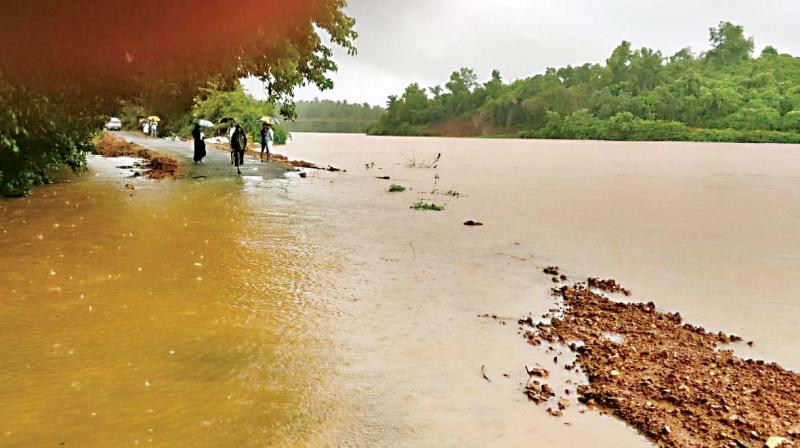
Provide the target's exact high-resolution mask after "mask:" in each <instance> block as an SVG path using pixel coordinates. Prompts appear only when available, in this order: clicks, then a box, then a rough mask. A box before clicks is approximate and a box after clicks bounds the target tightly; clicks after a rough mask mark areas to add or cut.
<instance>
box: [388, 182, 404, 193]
mask: <svg viewBox="0 0 800 448" xmlns="http://www.w3.org/2000/svg"><path fill="white" fill-rule="evenodd" d="M404 191H406V187H404V186H402V185H398V184H392V185H389V193H402V192H404Z"/></svg>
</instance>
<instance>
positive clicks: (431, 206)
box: [411, 200, 444, 212]
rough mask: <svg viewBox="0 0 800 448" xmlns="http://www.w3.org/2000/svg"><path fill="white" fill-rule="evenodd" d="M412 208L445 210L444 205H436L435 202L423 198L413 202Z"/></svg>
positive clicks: (435, 210)
mask: <svg viewBox="0 0 800 448" xmlns="http://www.w3.org/2000/svg"><path fill="white" fill-rule="evenodd" d="M411 208H412V209H414V210H430V211H434V212H440V211H442V210H444V206H443V205H436V204H434V203H433V202H426V201H423V200H419V201H417V202H415V203H413V204H411Z"/></svg>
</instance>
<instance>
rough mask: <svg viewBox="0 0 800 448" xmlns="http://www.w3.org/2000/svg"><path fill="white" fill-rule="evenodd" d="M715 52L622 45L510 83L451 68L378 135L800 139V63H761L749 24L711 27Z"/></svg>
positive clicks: (388, 117)
mask: <svg viewBox="0 0 800 448" xmlns="http://www.w3.org/2000/svg"><path fill="white" fill-rule="evenodd" d="M709 41H710V43H711V48H710V49H709V50H708V51H706V52H705V53H702V54H700V55H699V56H698V55H696V54H695V53H694V52H693V51H692V50H691V49H690V48H684V49H682V50H680V51H678V52H677V53H675V54H674V55H671V56H665V55H664V54H662V53H661V52H660V51H657V50H654V49H651V48H635V47H634V46H633V44H631V43H630V42H628V41H623V42H622V43H621V44H620V45H618V46H617V47H616V48H615V49H614V50H613V51H612V52H611V55H610V56H609V57H608V59H606V61H605V64H604V65H602V64H596V63H586V64H583V65H580V66H577V67H573V66H567V67H562V68H558V69H556V68H548V69H547V70H545V72H544V73H543V74H539V75H535V76H532V77H529V78H525V79H519V80H516V81H512V82H509V83H505V82H503V81H502V77H501V75H500V73H499V71H497V70H495V71H494V72H493V73H492V75H491V78H490V79H489V80H488V81H487V82H485V83H483V84H479V83H478V82H477V78H476V77H475V74H474V71H472V70H470V69H468V68H462V69H460V70H458V71H455V72H453V74H452V75H451V76H450V80H449V81H448V82H447V83H446V84H445V86H444V88H442V87H439V86H435V87H431V88H428V89H425V88H422V87H421V86H419V85H418V84H411V85H409V86H408V87H407V88H406V90H405V92H403V94H402V95H399V96H390V97H389V99H388V101H387V111H386V113H385V114H384V115H383V116H382V117H381V120H380V121H379V122H378V123H377V124H376V125H375V126H373V127H372V128H371V129H370V132H371V133H374V134H400V135H479V134H488V135H492V134H500V135H515V136H520V137H537V138H593V139H618V140H640V139H647V140H719V141H754V142H760V141H777V142H796V141H797V142H800V134H798V133H800V127H798V117H800V59H798V58H795V57H793V56H790V55H785V54H780V53H779V52H778V51H777V50H776V49H775V48H774V47H771V46H768V47H766V48H765V49H764V50H763V51H762V52H761V55H760V56H759V57H758V58H755V59H754V58H753V57H752V53H753V49H754V42H753V39H752V38H751V37H747V36H746V35H745V33H744V29H743V28H742V27H741V26H738V25H734V24H731V23H729V22H722V23H720V24H719V26H717V27H714V28H711V30H710V33H709Z"/></svg>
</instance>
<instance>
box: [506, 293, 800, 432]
mask: <svg viewBox="0 0 800 448" xmlns="http://www.w3.org/2000/svg"><path fill="white" fill-rule="evenodd" d="M601 284H604V285H606V286H607V285H608V283H601ZM613 285H616V286H617V287H618V288H619V290H620V291H622V290H623V289H621V287H620V286H619V285H618V284H616V282H614V283H613ZM612 289H615V288H612ZM615 292H617V291H615ZM553 294H554V295H555V296H557V297H560V298H561V306H560V310H559V311H560V312H561V314H560V315H559V316H558V317H554V318H552V319H551V321H550V322H549V323H546V322H539V323H534V321H533V320H532V319H531V318H526V319H524V320H519V324H520V326H521V329H522V330H523V333H524V335H525V337H526V339H527V340H528V342H529V343H531V344H532V345H536V346H538V345H542V343H543V342H546V343H549V344H562V345H565V346H568V347H569V348H570V349H571V350H572V351H573V352H575V353H576V362H575V364H574V365H568V366H567V367H569V368H575V367H576V366H577V367H579V368H580V369H581V370H582V371H583V372H584V373H585V374H586V376H587V378H588V384H586V385H581V386H578V387H577V392H578V396H579V398H580V401H581V402H583V403H585V404H586V405H588V406H589V407H590V408H593V407H597V408H599V409H600V410H602V411H606V412H609V413H611V414H613V415H615V416H617V417H618V418H620V419H622V420H624V421H625V422H627V423H628V424H630V425H631V426H633V427H634V428H636V429H638V430H639V431H640V432H641V433H642V434H643V435H645V436H646V437H648V438H649V439H651V440H652V441H653V442H655V443H656V444H658V445H659V446H665V447H687V446H704V447H737V446H738V447H761V446H765V445H767V441H770V444H771V445H772V446H781V445H775V443H776V442H781V439H780V438H785V440H786V441H785V442H784V443H785V444H786V446H790V445H788V443H790V442H791V443H794V444H795V446H797V444H798V443H800V374H797V373H795V372H792V371H788V370H786V369H784V368H782V367H781V366H779V365H777V364H775V363H765V362H763V361H754V360H750V359H748V360H744V359H741V358H739V357H737V356H735V355H734V354H733V352H732V351H731V350H730V349H726V348H725V346H724V344H726V343H729V342H732V341H739V340H741V338H738V337H736V336H730V335H726V334H724V333H722V332H719V333H712V332H709V331H706V330H705V329H703V328H701V327H697V326H693V325H690V324H684V323H682V319H681V316H680V314H678V313H664V312H660V311H657V310H656V307H655V305H654V304H653V303H652V302H650V303H647V304H644V303H618V302H614V301H612V300H609V299H608V298H606V297H604V296H602V295H600V294H598V293H596V292H593V291H592V290H590V289H588V288H586V287H584V286H582V285H580V284H577V285H575V286H572V287H569V286H563V287H561V288H559V289H554V290H553ZM609 335H612V336H613V337H610V336H609ZM540 379H541V378H540ZM543 389H544V388H543V385H541V384H539V381H534V382H532V383H531V384H529V385H528V386H527V387H526V388H525V394H526V395H528V397H529V398H530V399H531V400H533V401H534V402H536V403H537V404H541V403H544V402H546V401H548V400H549V397H550V396H549V395H548V393H547V391H548V390H552V389H549V388H548V389H545V390H543ZM559 411H561V409H559V410H558V411H556V410H554V409H552V408H549V409H548V412H549V413H550V414H551V415H554V416H558V415H560V412H559Z"/></svg>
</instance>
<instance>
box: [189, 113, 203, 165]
mask: <svg viewBox="0 0 800 448" xmlns="http://www.w3.org/2000/svg"><path fill="white" fill-rule="evenodd" d="M192 137H194V157H193V158H194V163H200V162H202V161H203V157H205V156H206V142H205V136H203V132H202V131H201V130H200V124H199V123H197V124H195V125H194V129H192Z"/></svg>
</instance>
